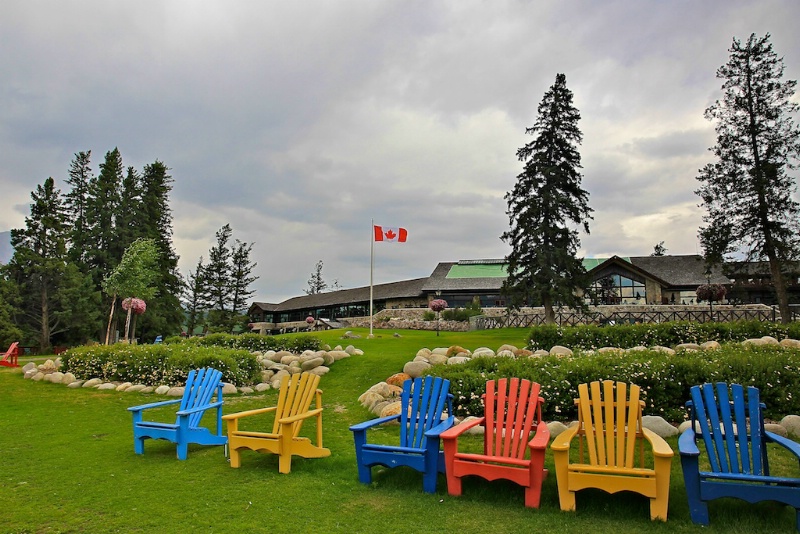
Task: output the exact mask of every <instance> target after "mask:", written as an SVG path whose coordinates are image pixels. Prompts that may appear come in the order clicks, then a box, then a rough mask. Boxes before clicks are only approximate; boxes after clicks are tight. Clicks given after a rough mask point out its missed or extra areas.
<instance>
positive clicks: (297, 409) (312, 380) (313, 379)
mask: <svg viewBox="0 0 800 534" xmlns="http://www.w3.org/2000/svg"><path fill="white" fill-rule="evenodd" d="M319 378H320V377H319V375H315V374H311V373H297V374H293V375H291V376H288V375H286V376H284V377H283V378H282V379H281V389H280V392H279V393H278V406H277V408H276V410H275V420H274V421H273V424H272V433H273V434H277V433H278V432H279V429H280V424H279V421H280V420H281V419H283V418H285V417H293V416H295V415H298V414H302V413H305V412H307V411H308V410H309V408H310V406H311V403H312V402H313V401H314V397H315V396H316V394H317V386H318V385H319ZM302 427H303V420H302V419H301V420H299V421H297V422H295V423H293V425H292V436H293V437H297V436H298V435H299V434H300V430H301V429H302Z"/></svg>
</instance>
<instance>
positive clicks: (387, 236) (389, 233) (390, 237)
mask: <svg viewBox="0 0 800 534" xmlns="http://www.w3.org/2000/svg"><path fill="white" fill-rule="evenodd" d="M396 235H397V234H395V233H394V232H392V231H391V230H389V231H387V232H386V239H389V240H391V239H394V238H395V236H396Z"/></svg>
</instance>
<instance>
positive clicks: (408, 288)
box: [248, 255, 800, 331]
mask: <svg viewBox="0 0 800 534" xmlns="http://www.w3.org/2000/svg"><path fill="white" fill-rule="evenodd" d="M584 267H585V268H586V270H587V272H588V274H589V276H590V278H591V280H592V282H591V285H590V287H589V288H587V289H588V290H587V291H585V292H584V296H585V299H586V303H587V304H595V305H597V304H599V305H603V304H614V305H669V304H695V303H696V302H695V301H696V298H697V297H696V294H695V291H696V289H697V287H698V286H700V285H702V284H707V283H713V284H723V285H725V286H726V287H727V288H728V298H729V300H730V301H731V302H735V303H741V304H751V303H760V304H775V302H776V300H775V296H774V291H772V287H771V285H770V281H769V266H768V265H767V264H766V262H747V263H745V262H738V263H730V264H725V265H723V266H716V267H713V268H711V269H709V268H708V267H707V265H706V263H705V261H704V260H703V258H702V256H699V255H681V256H631V257H621V256H612V257H610V258H586V259H584ZM506 276H507V270H506V263H505V261H504V260H502V259H484V260H461V261H458V262H442V263H439V264H438V265H437V266H436V268H435V269H434V270H433V272H432V273H431V275H430V276H429V277H427V278H415V279H412V280H405V281H401V282H392V283H388V284H378V285H375V286H373V297H372V301H373V313H378V312H380V311H382V310H385V309H402V308H426V307H427V306H428V302H429V301H430V300H431V299H434V298H442V299H444V300H446V301H447V303H448V306H449V307H451V308H456V307H464V306H466V305H468V304H470V303H472V302H474V301H479V302H480V305H481V307H482V308H493V307H505V306H506V302H505V299H504V297H503V295H502V294H501V291H500V288H501V287H502V285H503V281H504V280H505V279H506ZM786 278H787V280H786V281H787V286H788V289H789V300H790V302H791V303H800V263H798V264H795V265H794V266H793V267H792V269H790V272H788V273H787V277H786ZM531 304H532V305H536V304H537V303H531ZM369 308H370V288H369V286H364V287H358V288H354V289H343V290H339V291H331V292H328V293H318V294H315V295H303V296H299V297H293V298H290V299H288V300H285V301H283V302H281V303H278V304H272V303H266V302H254V303H253V304H252V305H251V306H250V309H249V310H248V314H249V316H250V320H251V322H252V323H253V324H254V327H255V328H256V329H259V330H261V331H280V330H281V329H284V328H292V327H298V326H301V325H304V324H305V320H306V318H307V317H313V318H315V319H324V320H328V321H336V320H337V319H340V318H351V317H365V316H368V315H369Z"/></svg>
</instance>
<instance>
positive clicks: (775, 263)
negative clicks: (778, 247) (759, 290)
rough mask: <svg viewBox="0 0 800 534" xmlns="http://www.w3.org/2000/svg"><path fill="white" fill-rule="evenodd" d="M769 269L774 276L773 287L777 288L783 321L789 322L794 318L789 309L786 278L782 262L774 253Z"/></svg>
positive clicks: (784, 322) (770, 259)
mask: <svg viewBox="0 0 800 534" xmlns="http://www.w3.org/2000/svg"><path fill="white" fill-rule="evenodd" d="M769 271H770V275H771V277H772V287H774V288H775V296H777V297H778V309H779V310H780V312H781V323H783V324H788V323H789V322H790V321H791V320H792V315H791V313H792V312H791V310H790V309H789V298H788V296H787V295H786V280H784V279H783V273H782V272H781V262H780V261H779V260H778V259H777V258H776V257H774V256H773V255H770V257H769Z"/></svg>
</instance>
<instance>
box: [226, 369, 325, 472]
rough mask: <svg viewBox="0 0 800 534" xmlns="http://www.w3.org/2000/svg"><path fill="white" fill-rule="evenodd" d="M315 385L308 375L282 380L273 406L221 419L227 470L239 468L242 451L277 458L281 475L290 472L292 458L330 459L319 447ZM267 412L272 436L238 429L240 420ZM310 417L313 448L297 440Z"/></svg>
mask: <svg viewBox="0 0 800 534" xmlns="http://www.w3.org/2000/svg"><path fill="white" fill-rule="evenodd" d="M318 384H319V376H317V375H314V374H311V373H300V374H295V375H291V377H289V376H284V377H283V379H282V380H281V389H280V393H279V394H278V405H277V406H272V407H269V408H259V409H256V410H248V411H246V412H239V413H234V414H230V415H224V416H222V419H223V420H225V421H227V423H228V448H229V450H230V458H231V467H239V466H240V465H241V459H240V451H241V450H242V449H250V450H252V451H256V452H268V453H272V454H277V455H278V456H279V459H278V470H279V471H280V472H281V473H289V472H290V471H291V470H292V455H296V456H301V457H303V458H323V457H326V456H330V454H331V451H330V450H329V449H325V448H323V447H322V391H320V390H319V389H317V385H318ZM315 399H316V408H315V409H310V406H311V402H312V401H313V400H315ZM271 412H274V422H273V426H272V432H253V431H249V430H240V429H239V420H240V419H243V418H245V417H250V416H254V415H259V414H264V413H271ZM311 417H313V418H315V419H316V430H317V435H316V444H314V443H312V441H311V439H309V438H307V437H302V436H300V430H301V429H302V426H303V422H304V421H305V420H306V419H308V418H311Z"/></svg>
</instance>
